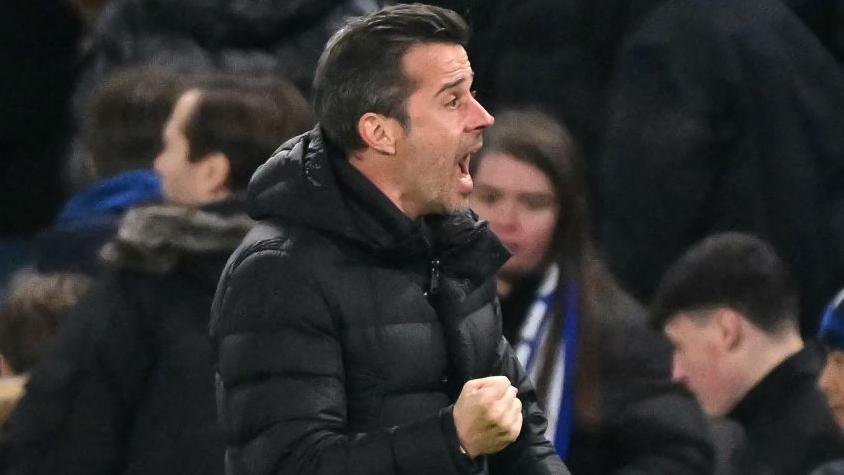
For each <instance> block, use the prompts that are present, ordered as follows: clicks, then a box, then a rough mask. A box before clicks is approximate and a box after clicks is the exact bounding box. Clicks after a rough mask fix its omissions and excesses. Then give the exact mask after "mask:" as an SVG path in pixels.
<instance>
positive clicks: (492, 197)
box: [477, 191, 501, 206]
mask: <svg viewBox="0 0 844 475" xmlns="http://www.w3.org/2000/svg"><path fill="white" fill-rule="evenodd" d="M499 198H501V194H500V193H496V192H494V191H480V192H478V194H477V200H478V201H479V202H481V203H483V204H485V205H487V206H491V205H494V204H495V203H496V202H497V201H498V200H499Z"/></svg>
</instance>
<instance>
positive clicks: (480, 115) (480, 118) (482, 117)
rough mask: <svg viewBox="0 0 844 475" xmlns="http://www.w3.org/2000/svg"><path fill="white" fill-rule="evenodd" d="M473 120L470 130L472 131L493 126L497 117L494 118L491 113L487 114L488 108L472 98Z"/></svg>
mask: <svg viewBox="0 0 844 475" xmlns="http://www.w3.org/2000/svg"><path fill="white" fill-rule="evenodd" d="M471 105H472V112H473V115H472V120H471V121H470V123H469V124H470V125H469V129H470V130H479V129H483V128H486V127H489V126H491V125H492V124H494V123H495V117H493V116H492V114H490V113H489V112H487V110H486V108H484V106H482V105H481V103H480V102H478V100H477V99H475V98H474V97H472V104H471Z"/></svg>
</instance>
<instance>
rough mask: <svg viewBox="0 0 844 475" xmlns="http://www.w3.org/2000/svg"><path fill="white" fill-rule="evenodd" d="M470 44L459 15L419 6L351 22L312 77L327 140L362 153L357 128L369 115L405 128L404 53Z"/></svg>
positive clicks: (337, 35)
mask: <svg viewBox="0 0 844 475" xmlns="http://www.w3.org/2000/svg"><path fill="white" fill-rule="evenodd" d="M468 41H469V27H468V26H467V25H466V22H465V21H464V20H463V19H462V18H461V17H460V15H458V14H457V13H455V12H453V11H451V10H447V9H444V8H439V7H434V6H430V5H422V4H419V3H414V4H410V5H406V4H403V5H394V6H390V7H386V8H384V9H382V10H380V11H377V12H375V13H372V14H370V15H367V16H364V17H359V18H356V19H353V20H351V21H350V22H349V23H348V24H347V25H346V26H345V27H343V28H342V29H341V30H340V31H338V32H337V33H335V34H334V36H332V37H331V39H329V40H328V43H327V44H326V46H325V50H324V51H323V53H322V55H321V56H320V58H319V63H317V68H316V73H315V75H314V88H313V91H314V109H315V110H316V114H317V117H318V118H319V120H320V124H321V126H322V128H323V130H324V131H325V133H326V135H327V136H328V137H329V138H330V139H331V140H332V141H334V142H335V143H336V144H337V145H339V146H340V147H341V148H343V149H344V150H345V151H347V152H348V151H352V150H358V149H360V148H362V147H363V141H362V140H361V138H360V135H359V134H358V127H357V126H358V120H359V119H360V117H361V116H362V115H363V114H365V113H367V112H374V113H377V114H383V115H385V116H387V117H392V118H395V119H397V120H398V121H399V122H400V123H401V124H402V126H403V127H405V128H407V126H408V120H407V112H406V110H405V108H406V105H405V103H406V101H407V97H408V96H409V95H410V94H411V92H412V91H413V89H414V87H415V85H414V84H413V82H412V81H411V79H410V78H408V77H406V76H405V74H404V71H403V69H402V58H403V57H404V55H405V53H407V51H408V50H409V49H410V48H411V47H413V46H415V45H419V44H425V43H449V44H459V45H461V46H465V45H466V43H467V42H468Z"/></svg>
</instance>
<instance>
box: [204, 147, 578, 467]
mask: <svg viewBox="0 0 844 475" xmlns="http://www.w3.org/2000/svg"><path fill="white" fill-rule="evenodd" d="M327 147H329V146H327V145H326V144H325V143H324V141H323V140H322V138H321V134H320V133H319V132H318V130H315V131H312V132H310V133H308V134H305V135H303V136H301V137H299V138H297V139H294V140H292V141H290V142H288V143H287V144H285V145H284V146H283V147H282V148H281V149H280V150H279V151H278V153H276V155H275V156H274V157H273V158H271V159H270V161H269V162H268V163H266V164H265V165H264V166H263V167H262V168H261V169H259V171H258V173H257V174H256V175H255V177H254V178H253V181H252V183H251V184H250V213H251V214H252V216H253V217H254V218H256V219H261V220H263V222H262V223H261V224H259V225H258V226H257V227H256V229H255V230H254V231H253V232H252V233H250V235H249V236H247V238H246V240H245V241H244V243H243V244H242V245H241V247H240V248H239V250H238V251H237V252H236V253H235V254H234V256H233V257H232V259H231V260H230V261H229V264H228V266H227V268H226V270H225V272H224V274H223V276H222V280H221V282H220V286H219V288H218V290H217V297H216V299H215V302H214V306H213V307H212V324H211V331H212V336H213V340H214V344H215V347H216V351H217V363H218V371H219V375H220V382H221V385H220V390H221V403H222V404H221V407H222V411H223V419H224V423H225V425H226V429H227V440H228V444H229V446H228V451H227V456H226V461H227V468H228V472H229V473H232V474H241V473H256V474H266V473H284V474H300V475H305V474H316V473H319V474H336V473H360V474H397V473H402V474H420V475H421V474H458V473H473V472H472V470H474V469H479V470H481V471H480V472H476V473H486V470H485V467H484V464H487V465H488V467H486V468H488V473H512V474H550V473H568V472H567V471H566V470H565V468H564V466H563V465H562V463H561V462H560V460H559V458H558V457H557V455H556V454H555V453H554V449H553V448H552V447H551V445H550V444H549V443H548V442H547V441H546V440H545V438H544V436H543V432H544V429H545V418H544V416H543V414H542V412H541V411H540V409H539V407H538V406H537V404H536V399H535V393H534V391H533V388H532V387H531V384H530V382H529V381H528V379H527V377H526V376H525V375H524V373H523V371H522V370H521V367H520V366H519V365H518V363H517V362H516V359H515V357H514V355H513V353H512V350H511V349H510V347H509V345H508V344H507V343H506V341H505V340H504V339H503V338H502V336H501V320H500V314H499V312H498V307H497V303H496V300H495V287H494V284H493V281H492V279H491V277H492V276H493V274H494V273H495V271H496V269H497V268H498V266H499V265H500V264H501V263H502V262H503V261H504V260H505V259H506V258H507V252H506V250H504V248H503V247H502V246H501V244H500V243H499V242H498V240H497V239H496V238H495V237H494V235H493V234H492V233H491V232H490V231H489V230H488V228H487V227H486V225H485V224H482V223H479V222H477V221H476V218H475V217H474V216H473V215H471V214H469V213H467V214H465V215H461V216H452V217H448V218H444V217H441V216H440V217H427V218H425V219H423V221H422V223H421V224H417V223H415V222H413V221H411V220H410V219H409V218H408V217H407V216H406V215H404V214H403V213H401V212H400V211H399V210H398V208H396V207H395V206H394V205H393V204H392V203H391V202H390V201H388V200H387V198H386V197H385V196H384V195H383V194H381V192H380V191H378V190H377V189H376V188H375V187H374V186H373V185H372V184H371V183H370V182H369V181H368V180H367V179H366V178H365V177H363V175H361V174H360V173H359V172H358V171H357V170H355V169H354V168H353V167H352V166H351V165H349V164H348V163H347V162H346V160H345V159H344V158H343V156H342V153H340V152H338V151H336V150H333V148H332V149H331V151H327V150H326V148H327ZM502 374H503V375H505V376H507V377H509V378H510V380H511V382H512V383H513V384H514V385H516V386H518V387H519V393H520V398H521V399H522V401H523V407H524V415H525V419H524V421H525V422H524V426H523V428H522V432H521V435H520V436H519V439H518V440H517V441H516V442H515V443H514V444H512V445H510V446H509V447H508V448H506V449H505V450H504V451H502V452H501V453H499V454H497V455H495V456H492V457H488V458H486V459H485V458H481V459H480V462H479V463H478V464H477V465H476V466H475V467H472V466H471V464H469V463H468V459H466V458H464V457H463V456H462V455H461V454H460V452H459V446H458V442H457V436H456V431H455V428H454V421H453V417H452V414H451V404H452V403H453V402H454V401H455V400H456V398H457V395H458V393H459V391H460V389H461V387H462V385H463V383H465V382H466V381H467V380H469V379H473V378H480V377H485V376H491V375H502Z"/></svg>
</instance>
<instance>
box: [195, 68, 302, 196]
mask: <svg viewBox="0 0 844 475" xmlns="http://www.w3.org/2000/svg"><path fill="white" fill-rule="evenodd" d="M196 90H198V91H199V100H198V101H197V103H196V106H195V107H194V109H193V110H192V111H191V113H190V116H189V117H188V119H187V123H186V124H185V130H184V133H185V137H186V138H187V140H188V144H189V147H190V150H189V159H190V160H193V161H196V160H200V159H201V158H202V157H205V156H206V155H208V154H209V153H215V152H220V153H223V154H224V155H225V156H226V158H228V160H229V177H228V180H227V182H226V185H227V186H228V187H229V189H231V190H232V191H239V190H244V189H246V186H247V185H248V184H249V179H250V178H251V176H252V174H253V173H254V172H255V170H256V169H257V168H258V166H259V165H260V164H261V163H263V162H264V161H265V160H266V159H268V158H269V157H270V155H272V153H273V151H275V150H276V149H277V148H278V146H279V145H281V144H282V143H284V142H285V141H287V140H288V139H289V138H291V137H294V136H296V135H299V134H301V133H303V132H305V131H307V130H308V129H310V128H311V127H313V125H314V122H315V120H314V116H313V112H312V110H311V108H310V105H308V102H307V101H306V100H305V98H304V97H303V96H302V94H301V93H300V92H299V90H298V89H297V88H296V87H295V86H294V85H293V84H291V83H290V82H289V81H287V80H283V79H279V78H269V77H261V78H244V77H236V76H208V77H206V78H203V79H202V80H200V81H199V86H198V87H197V88H196Z"/></svg>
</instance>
